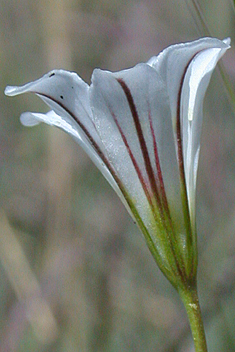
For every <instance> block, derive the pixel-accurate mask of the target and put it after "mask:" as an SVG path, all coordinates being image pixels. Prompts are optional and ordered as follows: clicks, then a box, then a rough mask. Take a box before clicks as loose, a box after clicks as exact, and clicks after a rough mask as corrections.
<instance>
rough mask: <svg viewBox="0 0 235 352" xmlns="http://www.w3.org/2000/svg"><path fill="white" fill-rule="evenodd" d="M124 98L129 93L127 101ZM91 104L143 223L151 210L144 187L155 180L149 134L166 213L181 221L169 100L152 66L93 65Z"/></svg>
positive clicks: (100, 129) (112, 156) (149, 188)
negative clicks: (105, 68) (118, 69)
mask: <svg viewBox="0 0 235 352" xmlns="http://www.w3.org/2000/svg"><path fill="white" fill-rule="evenodd" d="M120 81H121V82H124V84H125V85H126V87H127V88H128V90H129V93H127V91H126V92H125V89H123V86H122V84H120ZM128 94H129V101H128ZM130 99H133V105H132V106H131V104H130ZM91 105H92V107H93V121H94V124H95V126H96V129H97V131H98V133H99V135H100V138H101V140H102V142H103V144H104V146H105V148H106V151H107V155H108V157H109V160H110V162H111V164H112V165H113V167H114V169H115V170H116V172H117V174H118V177H119V178H120V179H121V180H122V182H123V184H124V185H125V187H126V189H127V191H128V194H129V195H130V197H131V199H133V200H134V203H135V204H136V205H137V206H138V210H139V211H140V214H141V217H142V219H144V221H145V222H146V223H147V222H148V221H149V214H150V213H151V210H150V206H149V199H148V196H147V195H146V189H145V187H146V188H147V190H148V191H149V193H150V195H151V196H153V197H154V196H155V194H154V188H153V187H152V184H151V182H152V181H153V182H158V181H159V180H158V170H157V165H156V158H155V153H154V143H153V135H154V138H155V141H156V143H157V149H158V156H159V160H160V166H161V171H162V176H163V180H164V186H165V192H166V197H167V200H168V205H169V208H170V211H171V215H172V217H173V221H174V222H175V221H176V218H177V221H178V223H181V224H182V223H183V220H182V208H181V197H180V183H179V172H178V164H177V159H176V151H175V144H174V138H173V130H172V122H171V115H170V109H169V101H168V97H167V93H166V87H165V85H164V83H163V82H162V80H161V78H160V77H159V76H158V74H157V72H156V71H155V70H153V69H152V68H151V67H149V65H146V64H139V65H137V66H136V67H134V68H131V69H129V70H125V71H121V72H118V73H110V72H104V71H100V70H95V71H94V73H93V77H92V85H91ZM134 109H135V111H134ZM134 115H136V116H134ZM150 118H151V120H152V127H153V131H151V125H150ZM136 120H138V123H139V126H137V125H136ZM140 130H141V132H140ZM111 136H112V137H111ZM145 147H146V150H147V154H148V157H149V161H148V160H147V158H146V150H145ZM143 155H144V156H143ZM147 164H148V165H147ZM149 166H150V167H151V168H152V170H153V175H151V170H150V169H149ZM159 189H160V187H159V184H158V190H159ZM176 204H177V206H176ZM180 219H181V220H182V221H180Z"/></svg>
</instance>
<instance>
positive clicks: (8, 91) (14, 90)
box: [4, 86, 17, 96]
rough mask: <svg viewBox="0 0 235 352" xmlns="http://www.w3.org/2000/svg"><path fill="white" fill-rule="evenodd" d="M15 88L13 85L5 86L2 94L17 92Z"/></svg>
mask: <svg viewBox="0 0 235 352" xmlns="http://www.w3.org/2000/svg"><path fill="white" fill-rule="evenodd" d="M16 90H17V87H15V86H7V87H6V88H5V90H4V94H5V95H8V96H13V95H16V94H17V93H16Z"/></svg>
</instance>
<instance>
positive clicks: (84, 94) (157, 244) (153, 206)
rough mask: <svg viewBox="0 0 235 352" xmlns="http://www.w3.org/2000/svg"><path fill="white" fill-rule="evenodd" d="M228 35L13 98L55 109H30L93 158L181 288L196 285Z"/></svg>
mask: <svg viewBox="0 0 235 352" xmlns="http://www.w3.org/2000/svg"><path fill="white" fill-rule="evenodd" d="M229 43H230V41H229V39H225V40H224V41H221V40H218V39H214V38H202V39H199V40H197V41H193V42H190V43H184V44H177V45H172V46H170V47H168V48H167V49H165V50H163V51H162V52H161V53H160V54H159V55H158V56H156V57H153V58H151V59H150V60H149V61H148V62H147V63H141V64H138V65H136V66H135V67H133V68H130V69H127V70H123V71H120V72H115V73H112V72H108V71H102V70H100V69H95V70H94V72H93V75H92V79H91V85H90V86H89V85H88V84H86V83H85V82H84V81H83V80H82V79H81V78H80V77H79V76H78V75H77V74H75V73H71V72H67V71H63V70H53V71H51V72H49V73H48V74H46V75H44V76H43V77H42V78H40V79H38V80H36V81H34V82H31V83H28V84H26V85H24V86H21V87H10V86H9V87H7V88H6V90H5V94H6V95H9V96H14V95H18V94H21V93H26V92H33V93H35V94H37V95H38V96H39V97H40V98H41V99H42V100H43V101H44V102H45V103H46V104H47V105H49V107H50V108H51V111H49V112H48V113H46V114H41V113H30V112H27V113H23V114H22V115H21V122H22V123H23V124H24V125H26V126H33V125H36V124H38V123H40V122H45V123H47V124H49V125H54V126H57V127H59V128H61V129H63V130H64V131H66V132H67V133H69V134H70V135H71V136H72V137H73V138H74V139H75V140H76V141H77V142H78V144H79V145H80V146H81V147H82V148H83V149H84V150H85V151H86V152H87V154H88V155H89V157H90V158H91V159H92V161H93V162H94V163H95V165H96V166H97V167H98V168H99V170H100V171H101V172H102V174H103V175H104V177H105V178H106V179H107V181H108V182H109V183H110V184H111V186H112V187H113V189H114V190H115V192H116V193H117V194H118V196H119V197H120V198H121V200H122V202H123V203H124V205H125V206H126V208H127V210H128V212H129V213H130V214H131V216H132V217H133V219H135V221H136V222H137V224H138V226H139V228H140V230H141V231H142V233H143V234H144V236H145V239H146V241H147V244H148V247H149V249H150V251H151V253H152V255H153V256H154V258H155V260H156V262H157V263H158V265H159V267H160V269H161V270H162V272H163V273H164V274H165V276H166V277H167V278H168V279H169V280H170V282H171V283H172V284H173V285H174V287H176V288H177V289H180V288H181V287H183V286H184V285H185V283H191V282H194V281H195V278H196V271H197V244H196V221H195V192H196V178H197V168H198V157H199V150H200V135H201V126H202V107H203V99H204V96H205V92H206V89H207V86H208V84H209V81H210V78H211V75H212V72H213V70H214V68H215V66H216V64H217V62H218V60H219V59H220V58H221V56H222V55H223V54H224V53H225V52H226V50H227V49H228V48H229Z"/></svg>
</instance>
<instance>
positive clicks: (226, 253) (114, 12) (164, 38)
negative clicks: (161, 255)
mask: <svg viewBox="0 0 235 352" xmlns="http://www.w3.org/2000/svg"><path fill="white" fill-rule="evenodd" d="M187 2H188V6H187V5H186V2H184V1H176V0H155V1H154V0H147V1H143V0H142V1H136V0H131V1H128V2H127V1H124V0H120V1H116V0H111V1H107V0H101V1H95V0H59V1H56V0H47V1H46V0H38V1H35V2H32V1H30V0H12V1H9V0H0V8H1V11H0V26H1V27H0V65H1V80H0V88H1V91H2V92H3V90H4V87H5V86H6V85H7V84H23V83H25V82H27V81H30V80H32V79H36V78H38V77H40V76H41V75H42V74H44V73H45V72H47V71H49V70H50V69H53V68H60V67H63V68H65V69H69V70H74V71H77V72H78V73H79V74H80V75H81V77H82V78H83V79H85V80H86V81H87V82H89V81H90V76H91V73H92V71H93V69H94V68H95V67H102V68H105V69H109V70H119V69H122V68H126V67H129V66H133V65H135V64H136V63H138V62H141V61H145V60H147V59H148V58H150V57H151V56H152V55H156V54H157V53H158V52H159V51H160V50H162V49H163V48H164V47H166V46H168V45H170V44H172V43H177V42H181V41H189V40H193V39H196V38H198V37H199V36H200V35H203V33H201V32H202V29H201V28H199V27H197V25H195V22H194V19H193V17H194V16H193V15H195V14H193V7H192V6H190V0H188V1H187ZM200 5H201V7H202V11H203V14H204V17H205V20H206V23H207V26H208V27H209V29H210V31H211V35H213V36H217V37H219V38H224V37H227V36H231V38H232V43H233V41H234V37H235V33H234V24H235V13H234V11H233V9H232V3H231V2H229V0H227V1H221V0H210V1H204V2H202V1H201V3H200ZM198 23H200V21H198ZM223 62H224V66H225V70H226V72H227V73H228V74H229V76H230V78H231V82H232V83H233V81H234V73H235V65H234V62H235V61H234V49H233V47H232V49H231V50H230V52H228V53H227V54H226V56H225V58H224V60H223ZM27 110H29V111H46V107H45V106H44V105H43V104H42V103H41V102H40V101H39V100H38V99H37V98H35V97H33V96H32V95H25V96H21V97H17V98H14V99H10V98H7V97H4V95H3V94H2V95H0V114H1V119H0V164H1V169H0V196H1V197H0V208H1V211H0V229H1V230H0V351H1V352H9V351H10V352H13V351H14V352H28V351H30V352H31V351H34V352H37V351H38V352H39V351H40V352H54V351H56V352H74V351H82V352H92V351H96V352H106V351H107V352H119V351H120V352H121V351H122V352H123V351H128V352H129V351H133V352H142V351H149V352H150V351H158V352H177V351H182V352H185V351H193V347H192V339H191V335H190V331H189V326H188V322H187V318H186V314H185V312H184V309H183V307H182V304H181V303H180V301H179V298H178V296H177V293H176V292H175V291H174V289H173V288H171V286H170V284H169V283H168V282H167V280H166V279H165V278H164V277H163V275H162V274H161V273H160V271H159V269H158V268H157V267H156V265H155V263H154V261H153V259H152V258H151V256H150V253H149V252H148V249H147V247H146V245H145V242H144V239H143V238H142V236H141V235H140V233H139V230H138V228H137V227H136V226H135V225H134V224H133V223H132V221H131V219H130V218H129V216H128V214H127V213H126V211H125V209H124V207H123V205H122V204H121V203H120V201H119V200H118V198H117V196H116V195H115V194H114V192H113V191H112V189H111V188H110V186H109V185H108V184H107V182H106V181H105V180H104V179H103V177H102V176H101V175H100V173H99V172H98V171H97V170H96V168H95V167H94V166H93V165H92V163H91V162H90V160H89V159H88V158H87V156H86V155H85V154H84V153H83V151H82V150H81V149H80V148H79V147H78V146H77V145H76V144H75V143H74V142H73V140H72V139H70V138H69V137H68V136H67V135H65V134H63V133H62V132H61V131H59V130H57V129H53V128H51V127H48V126H41V125H40V126H38V127H35V128H32V129H27V128H25V127H22V126H21V125H20V123H19V119H18V117H19V115H20V113H21V112H23V111H27ZM204 111H205V119H204V128H203V134H202V145H201V158H200V166H199V176H198V191H197V213H198V217H197V222H198V244H199V273H198V279H199V292H200V298H201V302H202V311H203V316H204V321H205V329H206V333H207V337H208V345H209V350H210V351H214V352H219V351H220V352H223V351H235V338H234V336H235V255H234V252H235V251H234V250H235V233H234V232H235V231H234V228H235V220H234V214H235V207H234V204H235V202H234V200H235V168H234V165H235V153H234V148H235V138H234V135H235V120H234V112H232V109H231V105H230V102H229V98H228V96H227V93H226V90H225V89H224V84H223V82H222V80H221V78H220V76H219V74H218V72H215V74H214V76H213V79H212V82H211V84H210V87H209V91H208V94H207V97H206V101H205V107H204Z"/></svg>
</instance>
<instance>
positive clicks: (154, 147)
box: [149, 110, 170, 217]
mask: <svg viewBox="0 0 235 352" xmlns="http://www.w3.org/2000/svg"><path fill="white" fill-rule="evenodd" d="M149 125H150V131H151V134H152V139H153V149H154V155H155V164H156V168H157V173H158V179H159V183H160V190H161V195H162V201H163V205H164V208H165V210H166V211H167V214H168V216H169V217H170V210H169V206H168V201H167V197H166V191H165V186H164V181H163V177H162V170H161V165H160V160H159V155H158V148H157V141H156V138H155V133H154V129H153V121H152V116H151V112H150V110H149Z"/></svg>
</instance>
